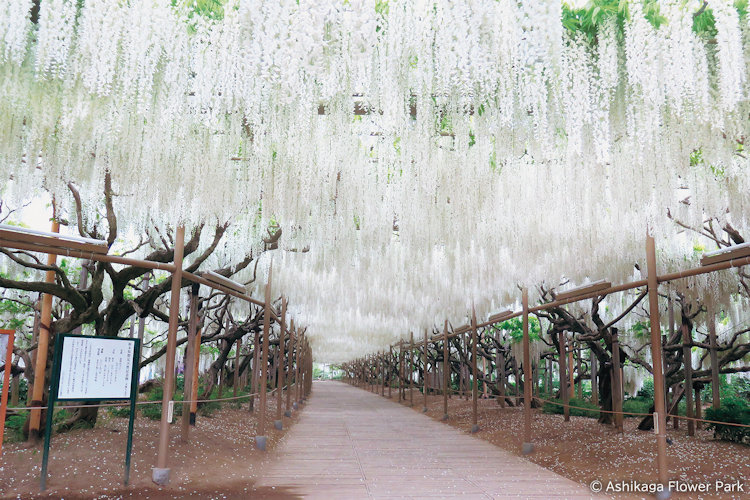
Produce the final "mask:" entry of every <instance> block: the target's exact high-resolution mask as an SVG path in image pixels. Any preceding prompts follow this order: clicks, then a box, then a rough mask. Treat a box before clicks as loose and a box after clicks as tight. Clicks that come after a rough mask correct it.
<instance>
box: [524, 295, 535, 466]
mask: <svg viewBox="0 0 750 500" xmlns="http://www.w3.org/2000/svg"><path fill="white" fill-rule="evenodd" d="M521 303H522V305H523V378H524V380H523V382H524V383H523V446H522V450H521V451H522V453H523V454H524V455H528V454H529V453H531V452H532V451H534V445H533V443H532V442H531V398H532V396H531V384H532V381H531V378H530V375H531V339H530V338H529V291H528V289H527V288H525V287H524V289H523V292H522V296H521Z"/></svg>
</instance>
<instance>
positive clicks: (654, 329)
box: [646, 235, 669, 489]
mask: <svg viewBox="0 0 750 500" xmlns="http://www.w3.org/2000/svg"><path fill="white" fill-rule="evenodd" d="M646 262H647V269H648V302H649V316H650V319H651V359H652V360H653V365H654V367H653V370H654V410H655V411H654V413H655V415H654V426H655V430H656V465H657V469H658V472H659V482H660V483H661V484H662V486H663V487H664V488H665V489H666V487H667V485H668V480H669V470H668V469H667V434H666V431H667V418H666V417H667V413H666V408H665V407H666V402H665V400H664V367H663V366H662V363H661V361H662V350H661V324H660V322H659V285H658V283H657V271H656V244H655V242H654V238H653V237H652V236H650V235H647V236H646Z"/></svg>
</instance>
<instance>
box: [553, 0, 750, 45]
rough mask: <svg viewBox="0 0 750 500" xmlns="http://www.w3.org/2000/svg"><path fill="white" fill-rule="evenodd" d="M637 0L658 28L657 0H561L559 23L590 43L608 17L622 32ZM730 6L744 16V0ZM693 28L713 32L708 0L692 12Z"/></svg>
mask: <svg viewBox="0 0 750 500" xmlns="http://www.w3.org/2000/svg"><path fill="white" fill-rule="evenodd" d="M634 1H640V3H641V6H642V9H643V15H644V16H645V18H646V20H647V21H648V22H649V23H651V25H652V26H654V27H655V28H659V26H661V25H662V24H664V23H666V22H667V19H666V18H665V17H664V16H663V15H662V14H661V10H660V5H659V0H589V2H587V3H586V4H585V5H584V6H583V7H579V8H575V7H571V6H570V5H568V4H567V3H566V2H563V8H562V23H563V27H564V28H565V29H566V30H567V31H568V32H569V33H570V34H571V35H573V34H582V35H583V36H585V37H586V39H587V40H588V41H589V42H591V43H593V42H595V41H596V36H597V31H598V28H599V26H600V25H601V24H602V23H603V22H604V21H607V20H609V19H611V18H615V19H616V23H617V27H618V37H619V38H620V39H621V38H622V34H623V26H624V21H625V20H626V19H629V18H630V8H629V6H630V4H631V3H632V2H634ZM734 7H735V8H736V9H737V12H738V13H739V15H740V17H741V18H743V19H744V18H746V16H747V12H748V0H736V1H735V2H734ZM693 32H695V33H696V34H698V35H700V36H702V37H705V38H713V37H715V36H716V33H717V32H716V19H715V18H714V14H713V11H712V10H711V3H710V2H709V3H708V5H707V6H706V7H705V8H704V7H700V8H699V9H696V11H695V12H693Z"/></svg>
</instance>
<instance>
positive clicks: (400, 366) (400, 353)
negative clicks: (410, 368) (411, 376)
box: [396, 345, 404, 403]
mask: <svg viewBox="0 0 750 500" xmlns="http://www.w3.org/2000/svg"><path fill="white" fill-rule="evenodd" d="M396 363H397V365H396V366H397V371H396V373H398V402H399V403H400V402H401V381H402V380H401V377H402V373H401V372H402V371H403V368H404V363H403V350H402V349H401V346H400V345H399V346H398V361H397V362H396Z"/></svg>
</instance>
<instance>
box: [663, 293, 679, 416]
mask: <svg viewBox="0 0 750 500" xmlns="http://www.w3.org/2000/svg"><path fill="white" fill-rule="evenodd" d="M667 314H668V318H669V320H668V321H669V337H668V339H666V340H665V339H664V338H663V337H662V363H663V365H662V366H667V359H666V357H667V351H666V350H665V349H664V346H665V345H667V344H668V343H669V341H670V340H671V339H673V338H674V330H675V328H674V302H673V300H672V292H671V288H670V289H669V293H668V294H667ZM664 384H665V386H664V397H665V399H668V398H669V392H670V388H669V387H666V380H665V381H664ZM671 392H672V398H674V397H675V394H677V391H676V386H673V387H671ZM672 425H673V427H674V428H675V429H679V428H680V419H679V418H672Z"/></svg>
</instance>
